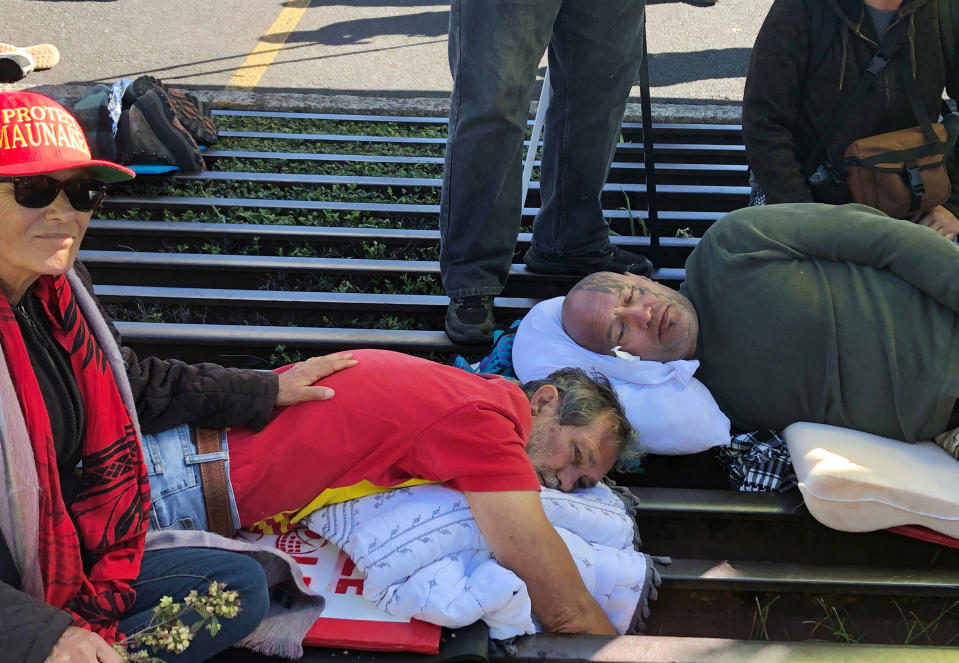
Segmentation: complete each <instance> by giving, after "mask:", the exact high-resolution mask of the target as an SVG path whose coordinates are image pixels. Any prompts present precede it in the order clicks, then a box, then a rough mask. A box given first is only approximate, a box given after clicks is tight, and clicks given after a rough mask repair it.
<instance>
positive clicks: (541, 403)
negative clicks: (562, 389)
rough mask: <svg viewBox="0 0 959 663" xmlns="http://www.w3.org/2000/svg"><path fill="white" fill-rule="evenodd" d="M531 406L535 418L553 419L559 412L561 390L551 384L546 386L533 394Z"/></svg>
mask: <svg viewBox="0 0 959 663" xmlns="http://www.w3.org/2000/svg"><path fill="white" fill-rule="evenodd" d="M529 405H530V412H532V414H533V416H534V417H538V416H543V417H553V416H555V415H556V412H557V411H558V410H559V390H558V389H556V387H554V386H553V385H551V384H544V385H543V386H542V387H540V388H539V389H537V390H536V391H535V392H534V393H533V396H532V397H531V398H530V399H529Z"/></svg>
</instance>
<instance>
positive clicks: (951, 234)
mask: <svg viewBox="0 0 959 663" xmlns="http://www.w3.org/2000/svg"><path fill="white" fill-rule="evenodd" d="M914 220H915V222H916V223H918V224H919V225H920V226H926V227H928V228H932V229H933V230H935V231H936V232H937V233H939V234H940V235H942V236H943V237H945V238H946V239H955V238H956V235H959V219H957V218H956V217H955V216H954V215H953V213H952V212H950V211H949V210H947V209H946V208H945V207H943V206H942V205H936V206H935V207H933V208H932V209H931V210H929V211H928V212H925V213H923V214H921V215H919V217H917V218H916V219H914Z"/></svg>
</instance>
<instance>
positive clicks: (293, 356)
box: [270, 345, 303, 366]
mask: <svg viewBox="0 0 959 663" xmlns="http://www.w3.org/2000/svg"><path fill="white" fill-rule="evenodd" d="M302 360H303V356H302V355H301V354H300V351H299V350H288V349H287V347H286V346H285V345H278V346H276V347H275V348H273V352H272V353H271V354H270V366H286V365H287V364H295V363H296V362H298V361H302Z"/></svg>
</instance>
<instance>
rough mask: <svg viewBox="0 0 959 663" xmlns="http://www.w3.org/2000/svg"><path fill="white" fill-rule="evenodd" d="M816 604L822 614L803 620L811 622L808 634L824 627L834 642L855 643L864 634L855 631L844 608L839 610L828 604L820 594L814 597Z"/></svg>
mask: <svg viewBox="0 0 959 663" xmlns="http://www.w3.org/2000/svg"><path fill="white" fill-rule="evenodd" d="M816 604H817V605H819V607H820V608H821V609H822V611H823V616H822V617H820V618H819V619H817V620H806V621H804V622H803V623H804V624H812V629H811V630H810V635H814V634H815V633H816V631H817V630H819V629H820V628H824V629H826V630H827V631H830V632H831V635H832V637H833V639H834V640H835V641H836V642H849V643H857V642H861V641H862V639H863V637H865V634H862V633H857V629H856V625H855V624H854V623H853V622H852V620H851V619H850V618H849V614H848V613H847V612H846V611H845V610H843V611H842V612H840V611H839V609H838V608H837V607H836V606H834V605H830V604H829V603H828V602H827V601H826V599H825V598H823V597H822V596H820V597H817V598H816Z"/></svg>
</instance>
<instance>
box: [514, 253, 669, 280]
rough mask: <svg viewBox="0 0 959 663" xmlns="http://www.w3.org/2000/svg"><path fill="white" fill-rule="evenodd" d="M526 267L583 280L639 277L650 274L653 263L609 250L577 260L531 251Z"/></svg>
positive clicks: (578, 257) (582, 255) (584, 254)
mask: <svg viewBox="0 0 959 663" xmlns="http://www.w3.org/2000/svg"><path fill="white" fill-rule="evenodd" d="M524 260H525V261H526V267H527V268H528V269H529V270H530V271H531V272H539V273H540V274H566V275H570V276H587V275H589V274H592V273H594V272H617V273H619V274H622V273H623V272H630V273H631V274H637V275H639V276H649V275H650V274H652V273H653V263H652V262H650V260H649V258H647V257H646V256H641V255H639V254H638V253H630V252H629V251H624V250H623V249H621V248H619V247H617V246H610V247H609V249H607V250H605V251H592V252H590V253H583V254H581V255H578V256H557V255H550V254H543V253H540V252H538V251H536V250H535V249H534V248H533V247H530V248H528V249H527V250H526V256H525V257H524Z"/></svg>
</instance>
